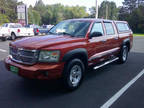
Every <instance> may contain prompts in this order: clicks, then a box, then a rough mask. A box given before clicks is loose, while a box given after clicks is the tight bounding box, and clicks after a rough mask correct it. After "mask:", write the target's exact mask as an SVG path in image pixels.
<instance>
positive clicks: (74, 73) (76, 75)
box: [62, 59, 85, 90]
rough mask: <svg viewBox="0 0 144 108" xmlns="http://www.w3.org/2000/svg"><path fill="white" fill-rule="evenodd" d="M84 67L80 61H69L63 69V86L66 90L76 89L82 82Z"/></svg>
mask: <svg viewBox="0 0 144 108" xmlns="http://www.w3.org/2000/svg"><path fill="white" fill-rule="evenodd" d="M84 72H85V67H84V64H83V62H82V61H81V60H80V59H73V60H71V61H69V62H68V63H67V64H66V65H65V68H64V72H63V79H62V80H63V84H64V86H65V87H66V88H67V89H68V90H75V89H77V88H78V87H79V86H80V85H81V82H82V80H83V76H84Z"/></svg>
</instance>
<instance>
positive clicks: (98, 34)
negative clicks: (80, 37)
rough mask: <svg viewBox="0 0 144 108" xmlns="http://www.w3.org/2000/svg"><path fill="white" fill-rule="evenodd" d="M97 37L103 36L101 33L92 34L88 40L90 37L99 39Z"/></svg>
mask: <svg viewBox="0 0 144 108" xmlns="http://www.w3.org/2000/svg"><path fill="white" fill-rule="evenodd" d="M99 36H103V34H102V33H101V32H93V33H92V34H91V35H90V38H92V37H99Z"/></svg>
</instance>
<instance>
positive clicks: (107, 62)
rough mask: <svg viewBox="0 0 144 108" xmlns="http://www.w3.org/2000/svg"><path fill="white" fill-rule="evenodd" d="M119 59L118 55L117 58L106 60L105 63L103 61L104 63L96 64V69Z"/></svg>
mask: <svg viewBox="0 0 144 108" xmlns="http://www.w3.org/2000/svg"><path fill="white" fill-rule="evenodd" d="M118 59H119V58H118V57H117V58H115V59H112V60H109V61H106V62H105V63H103V64H101V65H98V66H95V67H94V69H95V70H96V69H99V68H101V67H103V66H105V65H108V64H110V63H112V62H114V61H116V60H118Z"/></svg>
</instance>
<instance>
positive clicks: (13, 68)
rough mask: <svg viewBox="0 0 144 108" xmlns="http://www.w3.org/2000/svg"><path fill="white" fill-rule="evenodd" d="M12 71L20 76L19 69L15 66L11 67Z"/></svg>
mask: <svg viewBox="0 0 144 108" xmlns="http://www.w3.org/2000/svg"><path fill="white" fill-rule="evenodd" d="M10 71H11V72H13V73H16V74H18V71H19V69H18V68H17V67H15V66H10Z"/></svg>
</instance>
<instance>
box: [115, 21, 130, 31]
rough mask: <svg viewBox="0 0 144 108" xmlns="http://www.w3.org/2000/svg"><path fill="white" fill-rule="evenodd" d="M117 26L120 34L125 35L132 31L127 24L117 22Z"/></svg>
mask: <svg viewBox="0 0 144 108" xmlns="http://www.w3.org/2000/svg"><path fill="white" fill-rule="evenodd" d="M116 26H117V29H118V32H119V33H124V32H129V31H130V28H129V25H128V24H127V23H125V22H117V23H116Z"/></svg>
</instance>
